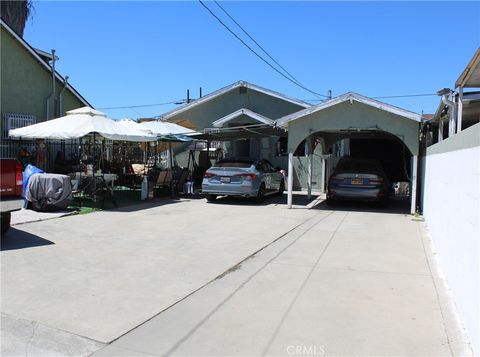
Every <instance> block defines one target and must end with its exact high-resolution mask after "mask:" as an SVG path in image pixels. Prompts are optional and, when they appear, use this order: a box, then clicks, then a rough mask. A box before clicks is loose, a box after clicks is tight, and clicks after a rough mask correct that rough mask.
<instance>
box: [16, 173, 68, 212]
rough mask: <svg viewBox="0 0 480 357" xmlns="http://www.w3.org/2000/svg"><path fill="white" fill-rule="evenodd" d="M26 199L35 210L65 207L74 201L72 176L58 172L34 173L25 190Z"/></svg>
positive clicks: (54, 209)
mask: <svg viewBox="0 0 480 357" xmlns="http://www.w3.org/2000/svg"><path fill="white" fill-rule="evenodd" d="M25 199H26V200H27V201H28V202H30V204H31V208H32V209H33V210H35V211H56V210H61V209H65V208H67V206H69V205H70V204H71V203H72V201H73V195H72V183H71V181H70V177H68V176H66V175H58V174H35V175H32V176H31V177H30V180H29V181H28V186H27V189H26V191H25Z"/></svg>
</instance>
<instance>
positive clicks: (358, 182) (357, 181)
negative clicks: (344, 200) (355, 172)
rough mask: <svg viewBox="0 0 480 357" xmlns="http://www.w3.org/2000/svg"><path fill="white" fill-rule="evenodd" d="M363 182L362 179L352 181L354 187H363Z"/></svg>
mask: <svg viewBox="0 0 480 357" xmlns="http://www.w3.org/2000/svg"><path fill="white" fill-rule="evenodd" d="M362 184H363V180H362V179H352V185H362Z"/></svg>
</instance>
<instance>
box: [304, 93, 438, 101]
mask: <svg viewBox="0 0 480 357" xmlns="http://www.w3.org/2000/svg"><path fill="white" fill-rule="evenodd" d="M432 96H435V97H436V96H438V95H437V94H436V93H424V94H400V95H386V96H381V97H369V98H372V99H387V98H412V97H432ZM301 100H302V101H304V102H319V101H321V99H301Z"/></svg>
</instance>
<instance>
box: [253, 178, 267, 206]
mask: <svg viewBox="0 0 480 357" xmlns="http://www.w3.org/2000/svg"><path fill="white" fill-rule="evenodd" d="M264 197H265V183H263V182H262V183H261V185H260V187H259V188H258V193H257V197H255V201H256V202H262V201H263V198H264Z"/></svg>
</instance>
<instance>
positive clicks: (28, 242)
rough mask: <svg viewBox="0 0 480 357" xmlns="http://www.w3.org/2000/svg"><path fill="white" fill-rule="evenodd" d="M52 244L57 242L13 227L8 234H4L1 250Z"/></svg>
mask: <svg viewBox="0 0 480 357" xmlns="http://www.w3.org/2000/svg"><path fill="white" fill-rule="evenodd" d="M51 244H55V243H53V242H52V241H49V240H48V239H45V238H42V237H39V236H36V235H34V234H31V233H28V232H24V231H21V230H19V229H16V228H13V227H12V228H10V229H9V230H8V232H7V233H6V234H4V235H2V241H1V246H0V251H5V250H16V249H24V248H34V247H40V246H43V245H51Z"/></svg>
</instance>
